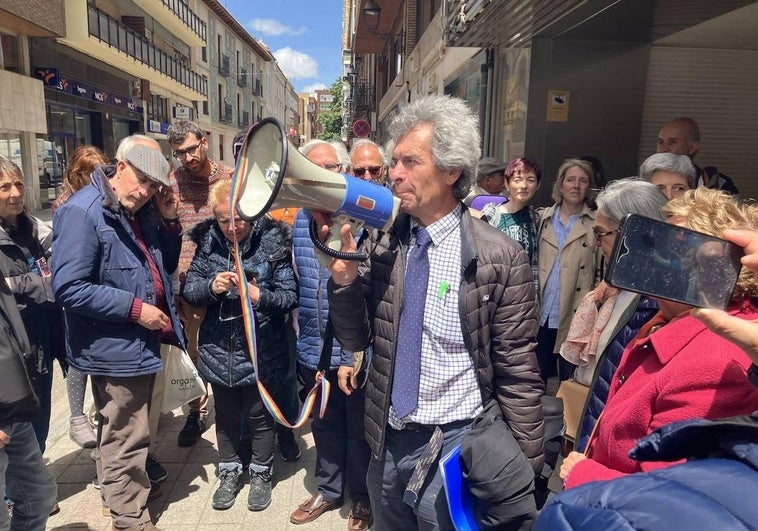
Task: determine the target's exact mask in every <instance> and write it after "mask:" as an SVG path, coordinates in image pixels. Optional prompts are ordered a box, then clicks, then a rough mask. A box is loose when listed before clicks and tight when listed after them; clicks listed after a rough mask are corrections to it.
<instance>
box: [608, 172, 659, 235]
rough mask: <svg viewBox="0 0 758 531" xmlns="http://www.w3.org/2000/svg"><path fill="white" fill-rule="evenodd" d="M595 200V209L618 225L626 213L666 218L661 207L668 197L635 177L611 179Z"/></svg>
mask: <svg viewBox="0 0 758 531" xmlns="http://www.w3.org/2000/svg"><path fill="white" fill-rule="evenodd" d="M595 201H596V202H597V211H598V212H599V213H600V214H602V215H604V216H605V217H607V218H608V219H610V220H611V221H612V222H613V223H615V224H616V225H620V224H621V220H622V219H624V216H626V215H627V214H639V215H641V216H646V217H648V218H653V219H659V220H661V221H665V220H666V215H665V214H664V213H663V207H664V206H665V205H666V203H668V198H667V197H666V196H665V195H663V192H661V191H660V190H659V189H658V187H656V186H653V185H652V184H650V183H649V182H647V181H643V180H640V179H638V178H637V177H628V178H626V179H618V180H616V181H611V182H610V183H608V184H607V185H606V186H605V188H603V190H602V191H601V192H600V193H599V194H598V196H597V199H596V200H595Z"/></svg>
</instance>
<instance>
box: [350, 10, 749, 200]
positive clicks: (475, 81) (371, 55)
mask: <svg viewBox="0 0 758 531" xmlns="http://www.w3.org/2000/svg"><path fill="white" fill-rule="evenodd" d="M367 6H368V7H370V9H366V7H367ZM344 16H345V18H346V20H345V21H344V23H343V28H344V32H345V34H344V35H343V48H344V49H345V50H349V54H350V61H349V62H347V61H346V60H345V58H344V52H343V65H344V64H346V63H347V64H348V66H347V67H345V74H346V76H345V78H346V79H348V80H350V82H349V85H350V86H349V88H348V90H349V92H350V93H351V94H352V108H351V109H349V111H350V112H349V115H348V116H346V118H345V122H347V123H354V122H355V120H356V119H360V118H364V119H367V120H368V121H369V122H370V123H371V125H372V128H371V129H372V131H371V135H372V136H373V137H375V138H376V139H377V140H379V141H384V140H385V137H386V135H385V128H386V124H387V123H388V121H389V120H390V119H391V118H392V116H394V114H395V113H396V112H397V111H398V109H399V108H401V107H402V106H403V105H404V104H406V103H407V102H409V101H412V100H413V99H415V98H418V97H420V96H422V95H425V94H430V93H434V94H443V93H446V94H451V95H455V96H458V97H461V98H463V99H465V100H466V101H467V102H468V103H469V105H471V106H472V108H473V109H474V110H475V111H477V112H478V114H479V117H480V123H481V134H482V149H483V153H484V154H485V155H489V156H494V157H498V158H501V159H505V160H510V159H513V158H515V157H519V156H530V157H532V158H534V159H536V160H537V161H538V162H539V163H540V165H541V166H542V167H543V169H544V175H545V180H546V183H545V184H546V185H543V186H542V187H541V189H540V191H539V195H538V199H539V201H540V202H541V203H543V204H547V203H549V202H550V188H551V186H550V185H551V183H552V180H553V179H554V176H555V172H556V171H557V169H558V167H559V166H560V164H561V162H562V161H563V160H564V159H565V158H567V157H572V156H582V155H593V156H595V157H597V158H599V159H600V160H601V161H602V163H603V165H604V167H605V173H606V177H607V178H620V177H626V176H629V175H635V174H636V173H637V167H638V165H639V163H640V162H641V161H642V160H644V159H645V158H646V157H647V156H649V155H650V154H651V153H654V152H655V148H656V140H657V134H658V131H659V129H660V128H661V126H662V125H663V124H665V123H666V122H668V121H669V120H671V119H673V118H675V117H678V116H690V117H692V118H694V119H696V120H697V121H698V122H699V124H700V129H701V136H702V141H701V147H700V151H699V153H698V155H697V157H696V159H695V162H696V163H698V164H700V165H701V166H705V165H714V166H717V167H718V168H719V169H720V170H721V171H723V172H724V173H726V174H728V175H730V176H731V177H732V178H734V180H735V182H736V184H737V186H738V187H739V188H740V190H741V191H742V193H743V196H747V197H758V181H756V180H755V179H753V178H752V173H753V168H755V167H756V165H757V164H758V152H756V150H755V149H753V148H754V147H755V145H756V144H757V143H758V131H756V130H755V127H754V126H753V124H754V123H755V122H756V119H758V106H756V105H754V103H755V100H756V98H757V97H758V96H756V94H758V91H757V90H756V89H758V33H757V32H755V31H754V28H755V27H758V2H754V1H747V0H728V1H724V2H712V1H708V0H694V1H690V2H681V1H679V0H621V1H615V0H571V1H559V0H507V1H502V2H489V1H485V0H477V1H470V0H468V1H462V0H413V1H411V0H376V1H374V2H363V1H358V0H346V3H345V9H344ZM350 69H354V70H355V76H354V77H353V76H349V75H348V74H349V70H350ZM704 76H705V78H707V79H708V81H705V80H704ZM704 81H705V82H704Z"/></svg>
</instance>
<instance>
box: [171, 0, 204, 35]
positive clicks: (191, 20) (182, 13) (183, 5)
mask: <svg viewBox="0 0 758 531" xmlns="http://www.w3.org/2000/svg"><path fill="white" fill-rule="evenodd" d="M162 1H163V5H164V6H166V7H167V8H169V9H170V10H171V11H172V12H173V13H174V14H175V15H176V16H177V17H179V18H180V19H181V20H182V22H184V23H185V24H186V25H187V26H188V27H189V28H190V29H191V30H192V31H194V32H195V33H196V34H197V35H198V36H199V37H200V38H201V39H203V41H207V39H206V34H207V31H208V30H207V27H208V25H207V24H206V23H205V21H204V20H203V19H201V18H200V17H199V16H197V14H196V13H195V12H194V11H192V10H191V9H190V8H189V6H188V5H187V2H186V0H162Z"/></svg>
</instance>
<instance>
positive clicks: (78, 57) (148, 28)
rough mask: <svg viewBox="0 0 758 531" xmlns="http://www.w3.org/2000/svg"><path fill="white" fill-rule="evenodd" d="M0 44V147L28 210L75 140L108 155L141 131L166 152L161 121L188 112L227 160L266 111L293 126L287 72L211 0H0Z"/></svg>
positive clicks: (46, 197) (54, 184)
mask: <svg viewBox="0 0 758 531" xmlns="http://www.w3.org/2000/svg"><path fill="white" fill-rule="evenodd" d="M0 45H2V54H0V55H1V57H2V63H1V64H0V87H1V88H2V90H1V91H0V108H1V109H2V112H1V113H0V154H4V155H8V156H11V157H12V158H13V159H14V160H16V161H17V162H18V163H19V164H20V166H21V167H22V170H23V171H24V175H25V178H26V179H27V181H28V182H27V190H28V191H27V199H26V201H27V207H28V208H29V209H31V210H36V209H39V208H45V207H47V206H48V205H49V204H50V201H51V200H52V199H53V198H54V197H55V194H56V193H57V188H58V187H59V186H60V183H61V181H62V178H63V174H64V172H65V168H66V164H67V161H68V158H69V157H70V156H71V155H72V153H73V151H74V149H75V148H76V147H77V146H79V145H81V144H91V145H95V146H97V147H99V148H101V149H102V150H103V151H104V152H105V153H106V155H107V156H109V157H113V156H114V155H115V150H116V146H117V145H118V143H119V141H120V140H121V139H122V138H124V137H126V136H128V135H130V134H132V133H136V132H141V133H145V134H147V135H149V136H151V137H153V138H155V139H156V140H158V142H159V143H160V144H161V147H162V149H163V151H164V154H165V155H166V156H167V157H170V152H171V150H170V146H169V145H168V143H167V141H166V132H167V129H168V127H169V125H170V124H171V122H172V121H174V120H176V119H190V120H195V121H197V122H198V123H199V124H200V126H201V127H202V128H203V129H204V130H205V132H206V133H207V135H208V142H209V146H210V155H211V157H213V158H214V159H216V160H220V161H223V162H225V163H226V164H230V165H231V164H233V158H232V139H233V138H234V136H235V135H236V134H237V133H238V132H239V131H240V130H241V129H246V128H249V127H250V126H251V125H253V123H255V122H256V121H258V120H260V119H261V118H263V117H265V116H274V117H276V118H277V119H279V120H280V121H281V122H282V123H283V124H285V127H289V128H292V129H293V133H294V135H295V137H296V136H297V133H296V132H295V131H296V127H297V123H298V118H297V96H296V95H295V92H294V89H293V87H292V85H291V83H290V82H289V81H288V80H287V79H286V77H285V76H284V75H283V74H282V73H281V70H280V69H279V67H278V65H276V61H275V60H274V57H273V56H272V55H271V53H270V51H269V50H268V48H266V47H265V46H264V45H262V44H261V43H259V42H258V41H256V40H255V39H254V38H253V37H251V36H250V35H249V33H248V32H247V31H246V30H245V29H244V28H243V26H242V25H241V24H240V23H239V22H237V21H236V20H235V19H234V17H232V16H231V14H230V13H229V12H228V11H227V10H226V9H225V8H224V7H223V6H222V5H221V3H220V2H218V1H217V0H65V1H60V0H3V1H2V2H0ZM19 103H21V105H19Z"/></svg>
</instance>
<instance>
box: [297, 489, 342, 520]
mask: <svg viewBox="0 0 758 531" xmlns="http://www.w3.org/2000/svg"><path fill="white" fill-rule="evenodd" d="M340 505H341V504H340V503H337V502H332V501H328V500H325V499H324V495H323V494H321V493H320V492H319V493H317V494H316V495H315V496H312V497H311V498H309V499H307V500H305V501H304V502H303V503H301V504H300V505H299V506H298V508H297V509H295V511H294V512H293V513H292V514H291V515H290V522H292V523H293V524H307V523H308V522H312V521H314V520H315V519H316V518H318V517H319V516H321V515H322V514H324V513H325V512H326V511H330V510H331V509H334V508H336V507H339V506H340Z"/></svg>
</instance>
